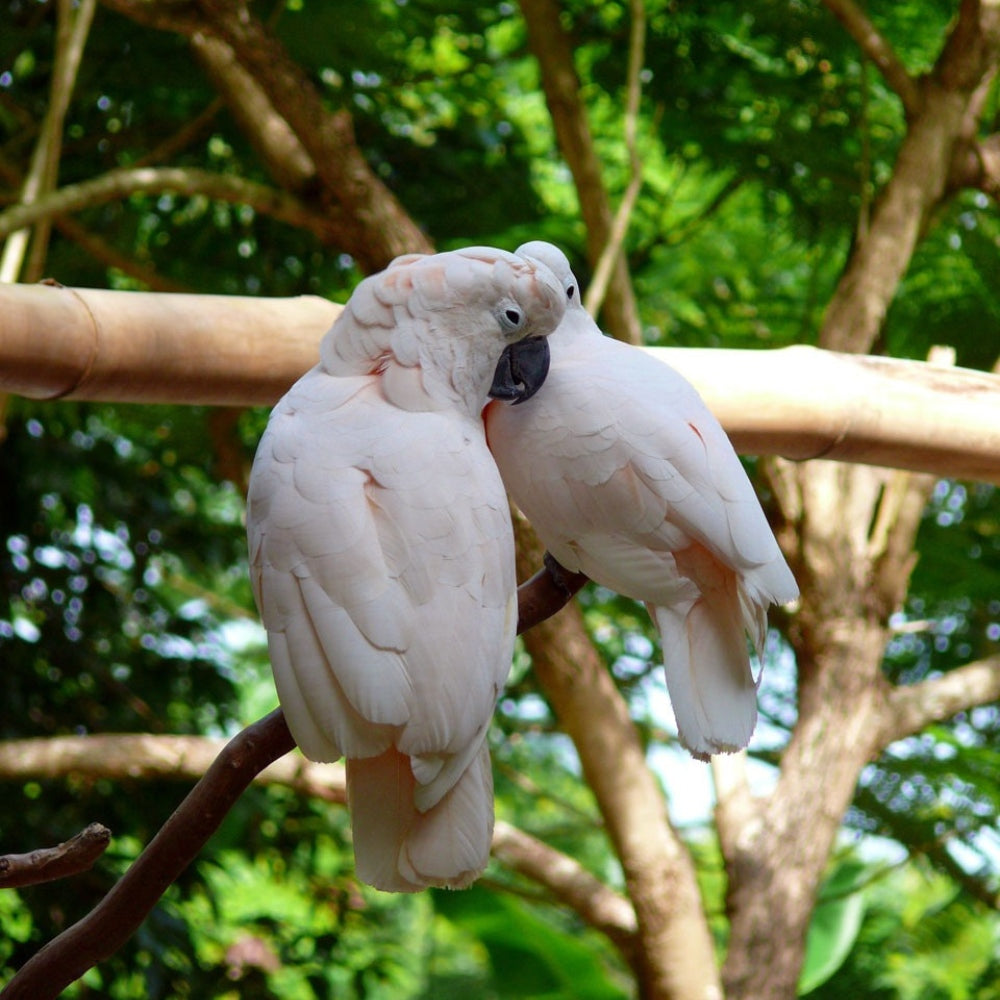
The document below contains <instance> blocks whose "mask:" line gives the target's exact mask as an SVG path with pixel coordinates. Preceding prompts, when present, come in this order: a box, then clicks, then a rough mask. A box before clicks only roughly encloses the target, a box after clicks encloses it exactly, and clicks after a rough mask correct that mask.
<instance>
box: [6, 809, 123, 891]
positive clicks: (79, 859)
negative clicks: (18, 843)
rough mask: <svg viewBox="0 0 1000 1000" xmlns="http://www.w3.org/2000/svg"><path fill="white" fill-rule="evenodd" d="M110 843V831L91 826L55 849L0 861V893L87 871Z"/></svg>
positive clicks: (51, 848) (37, 851) (41, 850)
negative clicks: (0, 891)
mask: <svg viewBox="0 0 1000 1000" xmlns="http://www.w3.org/2000/svg"><path fill="white" fill-rule="evenodd" d="M109 843H111V831H110V830H109V829H108V828H107V827H106V826H101V824H100V823H91V824H90V825H89V826H88V827H85V828H84V829H83V830H81V831H80V832H79V833H78V834H76V835H75V836H73V837H71V838H70V839H69V840H66V841H64V842H63V843H61V844H58V845H57V846H56V847H43V848H39V849H38V850H35V851H30V852H29V853H27V854H7V855H5V856H4V857H0V889H16V888H18V887H20V886H26V885H38V883H40V882H53V881H55V880H56V879H61V878H68V877H70V876H72V875H79V874H80V872H85V871H89V869H90V868H92V867H93V865H94V862H95V861H96V860H97V859H98V858H99V857H100V856H101V855H102V854H103V853H104V852H105V851H106V850H107V848H108V844H109Z"/></svg>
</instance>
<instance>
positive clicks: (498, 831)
mask: <svg viewBox="0 0 1000 1000" xmlns="http://www.w3.org/2000/svg"><path fill="white" fill-rule="evenodd" d="M493 856H494V857H495V858H496V859H497V860H498V861H500V862H502V863H503V864H505V865H506V866H507V867H508V868H511V869H512V870H514V871H516V872H520V873H521V874H522V875H526V876H527V877H528V878H530V879H533V880H534V881H535V882H538V883H539V884H540V885H543V886H545V888H546V889H547V890H548V891H549V892H550V893H551V894H552V895H553V896H554V897H555V899H556V900H557V901H558V902H560V903H562V904H563V905H564V906H567V907H569V909H571V910H573V911H574V913H576V914H577V916H579V917H580V919H581V920H583V921H584V922H585V923H586V924H587V925H589V926H590V927H593V928H594V929H595V930H598V931H601V932H602V933H603V934H605V935H607V937H608V938H609V939H610V940H611V941H612V942H613V943H614V944H615V946H616V947H617V948H618V949H619V950H620V951H621V952H622V954H623V955H624V956H625V957H626V959H628V960H629V961H631V960H633V959H634V958H635V949H636V920H635V910H633V909H632V904H631V903H629V901H628V900H627V899H626V898H625V897H624V896H621V895H619V894H618V893H617V892H615V891H614V890H613V889H609V888H608V887H607V886H606V885H605V884H604V883H603V882H602V881H601V880H600V879H598V878H596V877H595V876H593V875H592V874H591V873H590V872H588V871H587V869H586V868H584V867H583V866H582V865H581V864H580V863H579V862H578V861H575V860H574V859H573V858H570V857H568V856H567V855H565V854H563V853H562V852H561V851H557V850H555V848H553V847H550V846H549V845H548V844H545V843H543V842H542V841H540V840H538V839H537V838H535V837H532V836H530V835H529V834H527V833H525V832H524V831H523V830H519V829H518V828H517V827H515V826H511V824H510V823H504V822H503V821H502V820H501V821H498V822H497V824H496V826H495V828H494V830H493Z"/></svg>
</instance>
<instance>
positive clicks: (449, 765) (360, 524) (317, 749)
mask: <svg viewBox="0 0 1000 1000" xmlns="http://www.w3.org/2000/svg"><path fill="white" fill-rule="evenodd" d="M564 298H565V297H564V295H563V292H562V288H561V287H560V285H559V284H558V282H556V281H555V280H554V279H553V277H552V275H551V274H549V273H548V272H547V271H546V269H545V268H544V267H538V266H537V265H535V264H532V263H530V262H528V261H527V260H525V259H523V258H518V257H515V256H514V255H512V254H508V253H504V252H503V251H499V250H492V249H486V248H472V249H467V250H462V251H455V252H452V253H444V254H437V255H434V256H420V255H411V256H408V257H403V258H399V259H397V260H396V261H394V262H393V263H392V264H391V265H390V266H389V267H388V268H387V269H386V270H385V271H383V272H382V273H381V274H378V275H375V276H373V277H370V278H367V279H365V280H364V281H363V282H361V284H360V285H359V286H358V288H357V289H356V291H355V292H354V294H353V296H352V297H351V299H350V301H349V302H348V304H347V306H346V307H345V309H344V311H343V313H342V314H341V315H340V316H339V317H338V319H337V321H336V322H335V323H334V325H333V327H332V328H331V330H330V331H329V333H327V335H326V337H325V338H324V340H323V342H322V345H321V348H320V359H321V360H320V363H319V364H318V365H317V366H316V367H315V368H313V369H312V370H311V371H309V372H308V373H307V374H306V375H304V376H303V377H302V378H301V379H300V380H299V381H298V382H297V383H296V384H295V385H294V386H293V387H292V389H291V390H290V391H289V392H288V394H287V395H286V396H285V397H284V398H283V399H282V400H281V401H280V402H279V403H278V405H277V406H276V407H275V409H274V411H273V412H272V414H271V418H270V421H269V423H268V427H267V430H266V432H265V434H264V436H263V437H262V439H261V442H260V445H259V447H258V450H257V456H256V459H255V461H254V466H253V471H252V474H251V481H250V491H249V498H248V508H247V530H248V539H249V546H250V564H251V578H252V583H253V588H254V594H255V597H256V599H257V604H258V607H259V608H260V612H261V617H262V619H263V621H264V625H265V627H266V629H267V635H268V645H269V650H270V655H271V662H272V667H273V671H274V678H275V683H276V686H277V689H278V695H279V698H280V701H281V704H282V707H283V709H284V712H285V717H286V719H287V721H288V725H289V728H290V729H291V732H292V735H293V736H294V737H295V740H296V742H297V743H298V744H299V746H300V747H301V749H302V751H303V753H304V754H305V755H306V756H307V757H310V758H312V759H313V760H321V761H326V760H336V759H337V758H339V757H341V756H342V755H343V756H346V757H347V776H348V794H349V799H350V805H351V811H352V822H353V830H354V849H355V857H356V862H357V873H358V876H359V877H360V878H361V879H362V880H364V881H366V882H368V883H370V884H372V885H374V886H377V887H379V888H382V889H387V890H392V891H413V890H416V889H420V888H423V887H424V886H428V885H444V886H452V887H459V886H464V885H467V884H468V883H469V882H471V881H472V880H473V879H474V878H475V877H476V876H477V875H478V874H479V873H480V872H481V871H482V870H483V868H484V867H485V865H486V862H487V859H488V853H489V846H490V840H491V835H492V828H493V787H492V777H491V773H490V763H489V754H488V751H487V747H486V743H485V737H486V732H487V728H488V726H489V722H490V718H491V715H492V712H493V709H494V705H495V702H496V699H497V696H498V694H499V692H500V690H501V687H502V686H503V684H504V681H505V680H506V677H507V673H508V670H509V668H510V662H511V654H512V649H513V642H514V634H515V628H516V618H517V607H516V589H515V578H514V552H513V542H512V537H511V526H510V520H509V512H508V508H507V501H506V495H505V491H504V488H503V484H502V483H501V481H500V477H499V475H498V473H497V469H496V466H495V464H494V462H493V460H492V458H491V457H490V453H489V451H488V449H487V447H486V442H485V437H484V430H483V424H482V420H481V416H480V413H481V409H482V406H483V404H484V403H485V402H486V398H487V392H488V391H489V389H490V382H491V379H492V377H493V374H494V370H495V369H496V367H497V362H498V360H499V358H500V356H501V352H502V351H503V350H504V348H505V347H506V346H507V345H510V344H511V343H513V342H516V341H520V340H521V339H522V338H525V337H527V336H535V337H537V336H544V335H545V334H547V333H549V332H550V331H551V330H553V329H554V328H555V326H556V325H557V324H558V322H559V320H560V318H561V316H562V314H563V310H564Z"/></svg>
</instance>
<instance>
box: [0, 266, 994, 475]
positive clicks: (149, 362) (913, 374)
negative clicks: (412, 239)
mask: <svg viewBox="0 0 1000 1000" xmlns="http://www.w3.org/2000/svg"><path fill="white" fill-rule="evenodd" d="M340 308H341V307H340V306H338V305H335V304H334V303H331V302H327V301H326V300H324V299H321V298H318V297H315V296H303V297H300V298H289V299H266V298H260V299H257V298H249V297H239V296H222V295H172V294H166V293H156V292H111V291H99V290H94V289H82V288H63V287H59V286H49V285H31V286H28V285H0V392H8V393H14V394H17V395H22V396H28V397H31V398H34V399H60V398H62V399H79V400H102V401H111V402H138V403H154V402H159V403H198V404H203V405H218V406H270V405H273V404H274V403H275V402H276V401H277V400H278V399H279V398H280V396H281V395H282V394H283V393H284V392H285V391H286V390H287V389H288V387H289V386H290V385H291V384H292V383H293V382H294V381H295V380H296V379H297V378H298V377H299V376H300V375H301V374H302V373H303V372H305V371H307V370H308V369H309V368H310V367H312V365H313V364H315V362H316V359H317V345H318V343H319V340H320V338H321V337H322V336H323V334H324V333H325V331H326V330H327V329H328V328H329V326H330V324H331V323H332V322H333V320H334V319H335V318H336V316H337V315H338V314H339V311H340ZM647 350H649V351H650V353H651V354H653V356H655V357H657V358H659V359H660V360H663V361H665V362H668V363H669V364H671V365H672V366H673V367H674V368H676V369H677V370H678V371H679V372H681V374H683V375H684V376H685V377H687V378H688V379H689V380H690V381H691V382H693V383H694V385H695V386H696V387H697V388H698V390H699V392H701V394H702V396H703V397H704V399H705V402H706V403H707V404H708V406H709V407H710V408H711V409H712V410H713V412H714V413H715V414H716V416H717V417H718V418H719V420H720V422H721V423H722V425H723V426H724V427H725V428H726V430H727V431H728V433H729V435H730V437H731V438H732V439H733V443H734V445H735V446H736V449H737V451H739V452H741V453H744V454H778V455H784V456H785V457H787V458H792V459H797V460H805V459H809V458H820V457H822V458H831V459H837V460H841V461H846V462H862V463H866V464H871V465H885V466H889V467H892V468H901V469H911V470H914V471H919V472H933V473H936V474H938V475H946V476H954V477H956V478H963V479H979V480H984V481H987V482H993V483H1000V376H998V375H993V374H990V373H987V372H980V371H972V370H970V369H963V368H951V367H946V366H944V365H937V364H928V363H925V362H919V361H906V360H900V359H896V358H876V357H869V356H865V355H854V354H836V353H833V352H830V351H822V350H819V349H818V348H813V347H786V348H780V349H778V350H769V351H730V350H706V349H691V348H647Z"/></svg>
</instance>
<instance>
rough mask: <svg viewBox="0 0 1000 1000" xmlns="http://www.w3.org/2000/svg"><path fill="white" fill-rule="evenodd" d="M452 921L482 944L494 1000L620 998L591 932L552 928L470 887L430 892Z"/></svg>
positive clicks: (515, 904)
mask: <svg viewBox="0 0 1000 1000" xmlns="http://www.w3.org/2000/svg"><path fill="white" fill-rule="evenodd" d="M434 898H435V905H436V906H437V908H438V910H439V911H440V912H443V913H444V914H445V916H447V917H448V918H449V919H450V920H451V921H452V923H454V924H455V925H456V926H458V927H461V928H463V929H464V930H465V931H467V932H468V933H469V934H471V935H472V936H473V937H474V938H475V939H476V940H477V941H480V942H482V944H483V945H484V946H485V948H486V951H487V953H488V955H489V959H490V969H491V978H490V984H489V989H490V993H491V995H492V996H495V997H497V998H504V997H537V998H538V1000H624V998H625V997H626V996H628V993H627V992H626V991H625V990H624V989H623V987H622V985H621V984H619V983H615V982H614V981H613V980H612V979H611V978H609V976H608V974H607V972H606V971H605V969H604V966H603V963H602V962H601V959H600V957H599V952H600V948H599V946H597V947H595V945H597V942H596V941H595V940H594V939H593V936H592V934H586V933H584V932H582V931H579V930H578V932H577V934H569V933H567V932H566V931H565V930H557V929H555V928H553V927H552V925H551V923H550V921H549V920H548V919H545V918H543V917H539V916H537V915H535V914H534V913H533V912H532V910H531V909H530V908H529V907H528V906H527V905H526V904H525V903H523V902H521V901H520V900H517V899H515V898H513V897H511V896H502V895H499V894H497V893H492V892H489V891H487V890H485V889H482V888H477V887H473V888H472V889H470V890H469V891H468V892H462V893H440V892H435V893H434Z"/></svg>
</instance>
